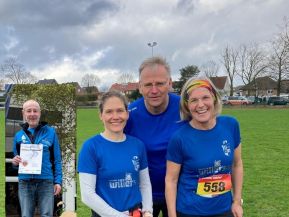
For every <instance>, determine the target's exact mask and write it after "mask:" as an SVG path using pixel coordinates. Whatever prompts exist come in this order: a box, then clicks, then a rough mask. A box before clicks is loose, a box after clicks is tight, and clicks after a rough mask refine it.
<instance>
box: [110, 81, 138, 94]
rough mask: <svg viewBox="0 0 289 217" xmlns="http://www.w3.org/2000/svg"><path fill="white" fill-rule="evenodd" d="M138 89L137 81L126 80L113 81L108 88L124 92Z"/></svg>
mask: <svg viewBox="0 0 289 217" xmlns="http://www.w3.org/2000/svg"><path fill="white" fill-rule="evenodd" d="M137 89H138V83H136V82H128V83H126V84H118V83H114V84H113V85H111V87H110V90H118V91H121V92H126V91H134V90H137Z"/></svg>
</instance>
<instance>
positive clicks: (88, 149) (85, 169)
mask: <svg viewBox="0 0 289 217" xmlns="http://www.w3.org/2000/svg"><path fill="white" fill-rule="evenodd" d="M91 144H92V141H91V140H88V141H86V142H85V143H84V144H83V146H82V148H81V150H80V152H79V155H78V172H82V173H89V174H93V175H97V166H98V163H97V159H98V157H97V153H96V151H97V150H95V149H93V147H92V145H91Z"/></svg>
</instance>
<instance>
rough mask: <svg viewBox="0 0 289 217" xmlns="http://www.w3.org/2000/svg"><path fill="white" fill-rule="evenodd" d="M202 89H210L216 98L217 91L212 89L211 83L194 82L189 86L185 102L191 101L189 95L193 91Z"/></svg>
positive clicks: (204, 81) (205, 81) (203, 81)
mask: <svg viewBox="0 0 289 217" xmlns="http://www.w3.org/2000/svg"><path fill="white" fill-rule="evenodd" d="M200 87H203V88H206V89H208V90H209V91H210V92H211V93H212V94H213V96H214V98H216V91H215V89H214V88H213V87H212V85H211V84H210V82H209V81H207V80H193V81H192V82H191V83H189V84H188V87H187V88H186V90H185V98H184V100H185V101H186V102H187V101H188V100H189V93H190V92H191V91H192V90H194V89H197V88H200Z"/></svg>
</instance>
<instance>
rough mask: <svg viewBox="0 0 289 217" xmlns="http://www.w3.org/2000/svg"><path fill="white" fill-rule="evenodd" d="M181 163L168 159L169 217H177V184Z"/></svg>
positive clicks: (167, 194) (166, 190) (167, 191)
mask: <svg viewBox="0 0 289 217" xmlns="http://www.w3.org/2000/svg"><path fill="white" fill-rule="evenodd" d="M180 170H181V165H180V164H176V163H174V162H172V161H169V160H168V161H167V172H166V179H165V181H166V189H165V194H166V202H167V208H168V215H169V217H176V216H177V211H176V199H177V185H178V180H179V174H180Z"/></svg>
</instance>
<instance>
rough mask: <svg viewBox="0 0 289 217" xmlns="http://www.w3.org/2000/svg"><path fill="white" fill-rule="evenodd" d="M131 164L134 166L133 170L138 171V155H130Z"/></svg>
mask: <svg viewBox="0 0 289 217" xmlns="http://www.w3.org/2000/svg"><path fill="white" fill-rule="evenodd" d="M131 161H132V164H133V166H134V169H135V171H139V167H140V166H139V157H138V156H133V157H132V160H131Z"/></svg>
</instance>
